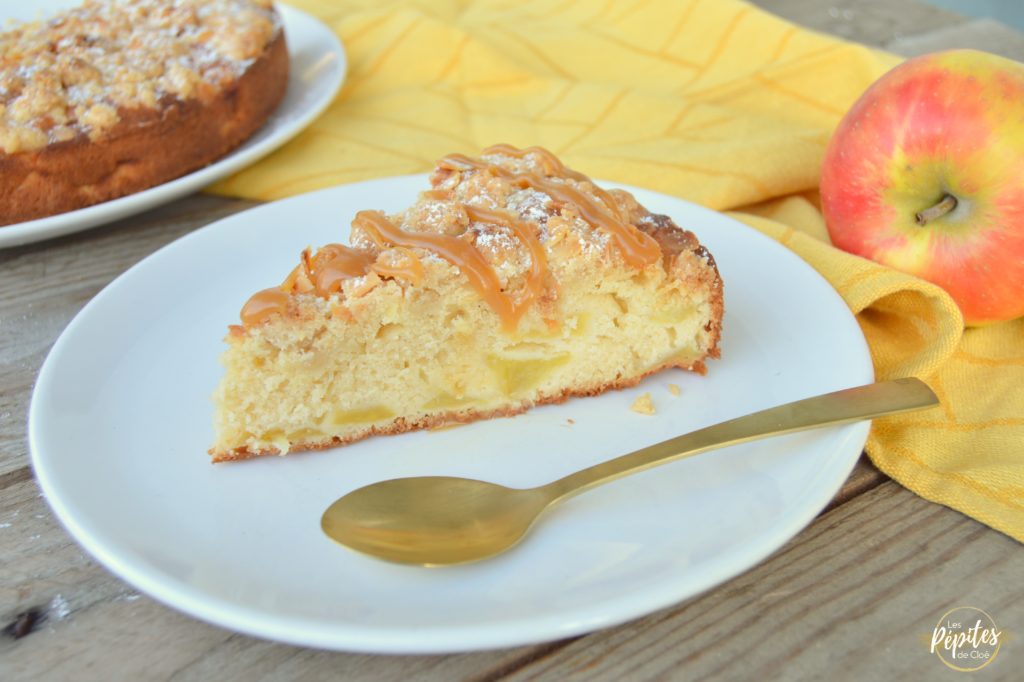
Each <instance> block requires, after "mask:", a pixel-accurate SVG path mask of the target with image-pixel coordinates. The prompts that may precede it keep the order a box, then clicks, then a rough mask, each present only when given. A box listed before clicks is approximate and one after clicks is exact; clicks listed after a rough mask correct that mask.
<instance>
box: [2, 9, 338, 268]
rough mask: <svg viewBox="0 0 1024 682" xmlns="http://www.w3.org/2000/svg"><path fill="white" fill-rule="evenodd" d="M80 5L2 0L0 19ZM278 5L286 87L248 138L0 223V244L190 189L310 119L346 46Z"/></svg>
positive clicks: (73, 227) (84, 223)
mask: <svg viewBox="0 0 1024 682" xmlns="http://www.w3.org/2000/svg"><path fill="white" fill-rule="evenodd" d="M79 4H81V0H41V1H40V2H31V3H3V5H2V7H0V24H2V22H3V21H4V20H8V19H17V20H21V21H28V20H32V19H38V18H39V17H40V16H47V15H49V14H52V13H53V12H56V11H59V10H61V9H65V8H67V7H74V6H75V5H79ZM277 10H278V12H280V14H281V20H282V22H283V23H284V31H285V39H286V40H287V42H288V55H289V57H290V58H291V68H290V70H289V76H288V90H287V91H286V92H285V96H284V99H283V100H282V101H281V104H280V105H279V106H278V108H277V110H276V111H274V113H273V115H271V117H270V119H269V120H268V121H267V122H266V123H265V124H264V125H263V127H262V128H260V129H259V130H258V131H256V133H255V134H254V135H253V136H252V137H250V138H249V139H248V140H246V141H245V142H244V143H242V144H241V145H240V146H239V147H237V148H235V150H234V151H232V152H231V153H230V154H228V155H227V156H224V157H222V158H221V159H219V160H218V161H215V162H214V163H212V164H210V165H209V166H206V167H205V168H200V169H199V170H197V171H194V172H192V173H189V174H188V175H183V176H182V177H180V178H177V179H175V180H170V181H168V182H165V183H163V184H162V185H157V186H156V187H150V188H149V189H146V190H143V191H141V192H136V193H135V194H130V195H128V196H126V197H121V198H120V199H113V200H111V201H107V202H104V203H102V204H96V205H95V206H88V207H86V208H82V209H78V210H77V211H69V212H67V213H60V214H58V215H54V216H50V217H48V218H39V219H38V220H29V221H26V222H23V223H15V224H14V225H4V226H0V248H4V247H10V246H19V245H21V244H28V243H31V242H37V241H41V240H43V239H50V238H51V237H58V236H60V235H64V234H70V233H72V232H80V231H81V230H86V229H88V228H90V227H96V226H98V225H102V224H104V223H109V222H111V221H114V220H118V219H120V218H124V217H126V216H130V215H134V214H136V213H141V212H142V211H145V210H147V209H150V208H153V207H154V206H159V205H160V204H165V203H167V202H169V201H172V200H174V199H177V198H178V197H183V196H185V195H186V194H191V193H192V192H195V191H197V190H200V189H202V188H203V187H206V186H207V185H209V184H211V183H213V182H214V181H216V180H220V179H221V178H223V177H226V176H228V175H230V174H231V173H234V172H235V171H238V170H241V169H242V168H244V167H246V166H248V165H249V164H251V163H253V162H255V161H256V160H257V159H260V158H261V157H263V156H266V155H267V154H269V153H270V152H272V151H274V150H275V149H277V148H278V147H280V146H281V145H283V144H284V143H285V142H287V141H288V140H290V139H292V138H293V137H295V136H296V135H297V134H298V133H299V132H301V131H302V130H303V129H304V128H305V127H306V126H308V125H309V124H310V123H312V122H313V119H315V118H316V117H317V116H319V115H320V114H321V113H322V112H323V110H324V109H326V108H327V105H328V104H330V103H331V100H333V99H334V96H335V95H336V94H337V92H338V89H339V88H341V84H342V82H343V81H344V80H345V69H346V61H345V50H344V48H342V46H341V43H340V42H339V41H338V38H337V37H336V36H335V35H334V33H333V32H332V31H331V30H330V29H329V28H327V27H326V26H324V25H323V23H321V22H320V21H319V20H317V19H315V18H313V17H312V16H310V15H308V14H306V13H305V12H302V11H299V10H297V9H295V8H293V7H289V6H287V5H282V4H280V3H279V4H278V5H277Z"/></svg>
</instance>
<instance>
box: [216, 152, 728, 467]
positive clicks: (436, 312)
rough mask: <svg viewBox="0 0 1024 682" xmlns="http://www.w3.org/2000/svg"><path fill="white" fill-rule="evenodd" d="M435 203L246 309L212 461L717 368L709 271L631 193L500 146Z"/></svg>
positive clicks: (457, 174) (435, 185) (689, 242)
mask: <svg viewBox="0 0 1024 682" xmlns="http://www.w3.org/2000/svg"><path fill="white" fill-rule="evenodd" d="M430 184H431V189H429V190H427V191H424V192H422V193H421V194H420V196H419V199H418V200H417V201H416V202H415V203H414V204H413V205H412V206H411V207H410V208H408V209H407V210H405V211H403V212H401V213H398V214H395V215H390V216H386V215H384V214H383V213H381V212H379V211H360V212H359V213H357V214H356V216H355V219H354V220H353V221H352V235H351V244H352V245H351V246H343V245H341V244H328V245H327V246H323V247H321V248H319V249H317V250H312V249H306V251H304V252H303V253H302V257H301V262H300V263H299V265H298V266H297V267H296V268H295V269H294V270H293V271H292V272H291V274H289V275H288V277H287V278H286V279H285V280H284V282H283V283H282V284H281V285H280V286H277V287H273V288H270V289H266V290H264V291H260V292H258V293H256V294H255V295H254V296H253V297H252V298H251V299H250V300H249V301H248V302H247V303H246V304H245V306H244V307H243V308H242V312H241V321H242V324H241V325H233V326H231V327H230V330H229V334H228V336H227V343H228V348H227V351H225V353H224V355H223V358H222V359H223V363H224V365H225V367H226V373H225V375H224V377H223V379H222V381H221V383H220V386H219V387H218V389H217V391H216V394H215V396H214V402H215V403H216V418H215V422H216V442H215V443H214V445H213V447H212V448H211V449H210V454H211V455H212V456H213V459H214V461H223V460H232V459H242V458H247V457H252V456H255V455H272V454H286V453H288V452H294V451H296V450H305V449H312V448H325V447H330V446H334V445H341V444H345V443H350V442H352V441H355V440H359V439H361V438H365V437H367V436H371V435H374V434H394V433H400V432H403V431H409V430H412V429H420V428H424V427H432V426H437V425H442V424H445V423H450V422H466V421H472V420H476V419H483V418H488V417H495V416H506V415H512V414H516V413H518V412H522V411H524V410H526V409H528V408H529V407H531V406H533V405H538V404H542V403H553V402H560V401H563V400H565V399H566V398H568V397H570V396H584V395H594V394H597V393H600V392H602V391H605V390H608V389H611V388H620V387H625V386H631V385H634V384H636V383H637V382H638V381H640V379H641V378H643V377H644V376H646V375H648V374H651V373H652V372H656V371H658V370H660V369H663V368H666V367H682V368H684V369H689V370H694V371H697V372H704V360H705V359H706V358H708V357H717V356H718V339H719V332H720V330H721V323H722V281H721V279H720V277H719V275H718V270H717V269H716V267H715V262H714V260H713V259H712V257H711V254H709V253H708V252H707V250H705V249H704V247H702V246H701V245H700V244H699V243H698V241H697V239H696V237H694V235H693V234H692V233H690V232H687V231H685V230H683V229H681V228H679V227H677V226H676V225H675V224H674V223H673V222H672V220H671V219H670V218H669V217H667V216H663V215H654V214H651V213H650V212H648V211H647V210H646V209H644V208H643V207H642V206H640V205H639V204H638V203H637V202H636V200H635V199H634V198H633V196H632V195H630V194H629V193H628V192H624V191H622V190H615V189H612V190H607V191H606V190H603V189H601V188H599V187H597V186H596V185H595V184H594V183H593V182H591V181H590V180H589V179H588V178H587V177H586V176H584V175H582V174H580V173H577V172H575V171H572V170H570V169H568V168H566V167H564V166H563V165H562V163H561V162H560V161H559V160H558V159H557V158H556V157H555V156H554V155H552V154H551V153H550V152H548V151H546V150H544V149H541V148H538V147H531V148H528V149H523V150H520V149H516V148H514V147H511V146H508V145H497V146H494V147H491V148H489V149H487V150H485V151H484V153H483V155H482V157H481V158H479V159H477V158H469V157H466V156H463V155H461V154H451V155H449V156H446V157H445V158H443V159H441V160H440V161H439V162H438V164H437V168H436V169H435V170H434V172H433V174H432V175H431V177H430Z"/></svg>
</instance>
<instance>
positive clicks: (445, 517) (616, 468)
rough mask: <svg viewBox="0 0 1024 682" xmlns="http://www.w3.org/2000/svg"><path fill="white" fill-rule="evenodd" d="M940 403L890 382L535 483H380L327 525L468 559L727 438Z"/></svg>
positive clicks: (337, 508) (401, 552) (348, 534)
mask: <svg viewBox="0 0 1024 682" xmlns="http://www.w3.org/2000/svg"><path fill="white" fill-rule="evenodd" d="M938 404H939V400H938V398H936V397H935V394H934V393H932V391H931V389H930V388H928V386H927V385H926V384H925V383H924V382H922V381H920V380H919V379H914V378H908V379H896V380H893V381H883V382H880V383H875V384H869V385H867V386H858V387H856V388H848V389H844V390H842V391H836V392H834V393H826V394H824V395H819V396H815V397H813V398H806V399H804V400H798V401H796V402H792V403H786V404H785V405H779V406H777V407H772V408H769V409H767V410H762V411H760V412H754V413H753V414H748V415H746V416H743V417H738V418H736V419H732V420H729V421H726V422H722V423H720V424H714V425H712V426H708V427H705V428H703V429H700V430H697V431H693V432H691V433H688V434H685V435H682V436H678V437H676V438H671V439H669V440H667V441H663V442H661V443H657V444H655V445H651V446H648V447H646V448H642V449H640V450H637V451H635V452H631V453H629V454H627V455H622V456H621V457H616V458H615V459H612V460H609V461H607V462H602V463H601V464H596V465H594V466H592V467H588V468H586V469H582V470H580V471H577V472H575V473H572V474H569V475H568V476H565V477H563V478H560V479H558V480H556V481H552V482H550V483H548V484H546V485H542V486H539V487H536V488H507V487H505V486H502V485H497V484H495V483H488V482H485V481H477V480H473V479H468V478H455V477H449V476H420V477H414V478H396V479H391V480H388V481H381V482H380V483H374V484H372V485H368V486H365V487H363V488H359V489H358V490H355V491H353V492H351V493H349V494H347V495H345V496H343V497H341V498H340V499H338V500H336V501H335V502H334V503H333V504H331V506H330V507H328V508H327V511H325V512H324V514H323V517H322V518H321V520H320V527H321V528H322V529H323V531H324V533H326V534H327V536H328V537H330V538H332V539H334V540H336V541H337V542H339V543H341V544H342V545H345V546H346V547H349V548H351V549H354V550H357V551H360V552H363V553H365V554H369V555H371V556H375V557H378V558H381V559H386V560H388V561H395V562H399V563H405V564H419V565H424V566H435V565H445V564H461V563H466V562H469V561H476V560H479V559H485V558H487V557H490V556H493V555H495V554H499V553H501V552H504V551H505V550H507V549H509V548H510V547H513V546H514V545H516V544H517V543H518V542H519V541H520V540H521V539H522V538H523V536H524V535H525V534H526V532H527V531H528V530H530V527H531V526H532V525H533V523H534V522H535V521H536V520H537V518H538V517H539V516H540V514H541V513H542V512H543V511H544V510H545V509H547V508H548V507H549V506H551V505H553V504H556V503H558V502H560V501H561V500H563V499H565V498H566V497H569V496H570V495H577V494H579V493H581V492H583V491H585V490H589V489H590V488H593V487H594V486H597V485H600V484H602V483H606V482H608V481H611V480H614V479H616V478H620V477H622V476H626V475H629V474H632V473H636V472H638V471H643V470H644V469H649V468H651V467H653V466H657V465H659V464H664V463H666V462H671V461H673V460H677V459H681V458H683V457H690V456H692V455H696V454H700V453H702V452H707V451H708V450H714V449H716V448H721V447H725V446H727V445H735V444H738V443H746V442H748V441H752V440H757V439H759V438H766V437H768V436H775V435H780V434H784V433H793V432H796V431H804V430H807V429H813V428H819V427H822V426H830V425H838V424H849V423H852V422H856V421H861V420H863V419H873V418H874V417H881V416H883V415H889V414H897V413H900V412H910V411H914V410H920V409H925V408H929V407H934V406H935V405H938Z"/></svg>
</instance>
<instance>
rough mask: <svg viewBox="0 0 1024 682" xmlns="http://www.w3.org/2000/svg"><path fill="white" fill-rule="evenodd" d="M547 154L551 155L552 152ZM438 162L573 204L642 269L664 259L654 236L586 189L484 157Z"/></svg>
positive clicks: (502, 148) (450, 157)
mask: <svg viewBox="0 0 1024 682" xmlns="http://www.w3.org/2000/svg"><path fill="white" fill-rule="evenodd" d="M494 149H498V152H496V153H503V154H504V153H508V152H506V151H505V146H499V147H497V148H495V147H491V148H490V150H494ZM512 149H514V148H512ZM490 150H488V151H490ZM516 151H517V152H518V150H516ZM527 151H528V150H523V152H522V153H524V154H525V153H526V152H527ZM545 151H546V150H545ZM546 153H547V154H549V155H550V152H546ZM542 158H543V156H542ZM552 158H553V157H552ZM555 161H556V162H557V161H558V160H557V159H555ZM558 164H559V166H561V162H558ZM439 165H440V166H442V167H444V168H451V169H453V170H471V169H475V170H484V171H487V172H489V173H493V174H495V175H497V176H499V177H502V178H505V179H507V180H509V181H510V182H511V183H512V184H514V185H516V186H519V187H523V188H525V187H530V188H532V189H535V190H537V191H539V192H543V193H544V194H547V195H548V196H549V197H551V198H552V199H554V200H555V201H560V202H562V203H565V204H571V205H573V206H574V207H575V208H576V209H577V210H578V211H579V214H580V216H581V217H582V218H583V219H584V220H586V221H587V222H588V223H591V224H592V225H596V226H597V227H598V228H600V229H601V230H602V231H604V232H605V233H606V234H608V236H609V237H610V238H611V240H612V242H613V243H614V244H615V246H616V247H618V249H619V251H620V252H621V253H622V257H623V258H624V259H625V260H626V262H627V263H629V264H630V265H632V266H634V267H637V268H642V267H645V266H647V265H650V264H652V263H657V262H659V261H660V260H661V247H660V246H658V242H657V241H656V240H655V239H654V238H653V237H651V236H650V235H648V234H645V233H644V232H641V231H640V230H638V229H637V228H635V227H633V226H632V225H630V224H629V223H626V222H624V221H623V220H622V219H621V217H617V216H616V215H613V214H612V213H610V212H609V211H607V210H605V209H604V208H602V207H601V206H599V205H598V204H597V203H596V202H594V201H593V200H592V199H591V198H590V197H588V196H587V195H585V194H584V193H583V192H580V191H579V190H578V189H576V188H574V187H571V186H570V185H568V184H566V183H556V182H552V181H551V180H550V179H549V178H546V177H540V176H539V175H537V174H536V173H513V172H512V171H510V170H507V169H505V168H502V167H501V166H497V165H494V164H490V163H487V162H486V161H483V160H481V159H472V158H470V157H468V156H466V155H464V154H449V155H448V156H446V157H444V158H443V159H441V161H440V162H439ZM563 168H564V167H563ZM584 177H586V176H584ZM591 184H593V183H591ZM602 191H603V190H602ZM605 197H607V199H605V198H604V197H602V201H603V202H605V203H607V204H610V205H613V206H614V205H615V202H614V201H612V199H611V197H610V196H608V195H607V193H605ZM616 213H618V211H616Z"/></svg>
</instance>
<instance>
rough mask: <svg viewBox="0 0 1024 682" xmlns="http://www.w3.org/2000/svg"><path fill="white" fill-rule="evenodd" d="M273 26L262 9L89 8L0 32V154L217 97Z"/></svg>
mask: <svg viewBox="0 0 1024 682" xmlns="http://www.w3.org/2000/svg"><path fill="white" fill-rule="evenodd" d="M279 29H280V26H279V23H278V20H277V15H276V14H275V13H274V11H273V8H272V6H271V2H270V0H87V1H86V2H85V3H84V4H83V5H81V6H79V7H76V8H74V9H71V10H68V11H65V12H61V13H59V14H56V15H54V16H52V17H50V18H48V19H44V20H40V21H34V22H29V23H23V24H19V25H15V26H14V27H13V28H10V29H8V30H6V31H4V32H3V33H0V149H2V150H3V151H4V152H6V153H8V154H12V153H15V152H19V151H29V150H33V149H38V148H40V147H44V146H46V145H47V144H51V143H55V142H63V141H66V140H70V139H73V138H75V137H77V136H78V135H82V134H85V135H88V136H89V137H90V139H93V140H95V139H97V138H98V137H99V136H101V135H102V134H103V133H104V132H105V131H106V130H108V129H110V128H111V127H113V126H114V125H116V124H117V123H118V121H119V120H120V115H119V113H118V112H119V110H121V109H138V108H156V107H157V106H158V104H159V102H160V100H161V99H162V98H164V97H174V98H177V99H179V100H187V99H191V98H194V97H198V98H200V99H202V98H205V97H210V96H213V95H215V94H216V93H218V92H219V91H221V90H222V89H223V87H224V86H225V85H227V84H229V83H231V82H232V81H234V80H236V79H237V78H238V77H239V76H241V75H242V74H243V73H244V72H245V70H246V69H247V68H248V67H249V66H250V65H251V64H252V63H253V62H254V61H255V60H256V59H257V58H258V57H259V56H260V54H261V53H262V52H263V50H264V49H265V48H266V46H267V45H268V44H269V43H270V42H271V41H272V40H273V38H274V36H275V35H276V34H277V32H278V31H279Z"/></svg>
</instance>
